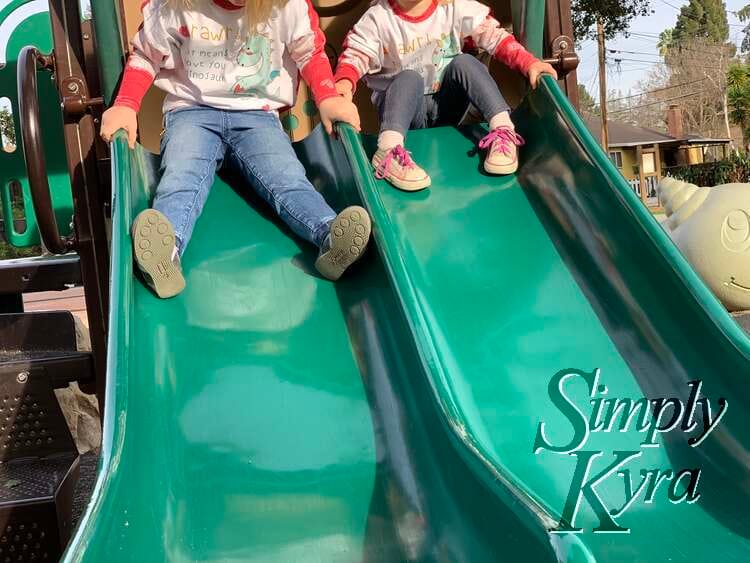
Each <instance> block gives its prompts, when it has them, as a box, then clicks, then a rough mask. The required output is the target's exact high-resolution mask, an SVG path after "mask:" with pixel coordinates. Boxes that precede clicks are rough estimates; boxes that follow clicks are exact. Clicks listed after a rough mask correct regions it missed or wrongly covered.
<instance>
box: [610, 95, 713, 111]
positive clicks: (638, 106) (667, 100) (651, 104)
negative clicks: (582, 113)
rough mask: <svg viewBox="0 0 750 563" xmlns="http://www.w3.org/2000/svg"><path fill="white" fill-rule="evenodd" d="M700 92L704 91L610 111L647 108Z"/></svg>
mask: <svg viewBox="0 0 750 563" xmlns="http://www.w3.org/2000/svg"><path fill="white" fill-rule="evenodd" d="M699 94H703V92H690V93H689V94H682V95H681V96H673V97H671V98H666V99H664V100H657V101H655V102H648V103H645V104H638V105H637V106H630V107H628V108H624V109H616V110H613V111H610V112H609V113H623V112H626V111H631V110H634V109H639V108H646V107H649V106H655V105H657V104H665V103H667V102H671V101H673V100H681V99H683V98H689V97H690V96H697V95H699Z"/></svg>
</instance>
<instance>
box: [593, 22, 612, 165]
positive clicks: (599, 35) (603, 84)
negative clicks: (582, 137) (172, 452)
mask: <svg viewBox="0 0 750 563" xmlns="http://www.w3.org/2000/svg"><path fill="white" fill-rule="evenodd" d="M596 40H597V43H598V44H599V111H600V113H601V115H602V148H603V149H604V151H605V152H606V153H607V155H609V127H608V126H607V69H606V68H605V65H606V56H605V53H606V51H605V50H604V26H602V21H601V20H596Z"/></svg>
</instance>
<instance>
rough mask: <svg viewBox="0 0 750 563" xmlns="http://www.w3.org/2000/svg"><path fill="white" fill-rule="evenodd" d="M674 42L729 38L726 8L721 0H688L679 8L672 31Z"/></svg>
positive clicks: (717, 41) (723, 41)
mask: <svg viewBox="0 0 750 563" xmlns="http://www.w3.org/2000/svg"><path fill="white" fill-rule="evenodd" d="M672 35H673V38H674V43H675V44H676V45H680V44H681V43H682V42H684V41H692V40H695V39H705V40H706V41H707V42H710V43H726V42H727V40H728V39H729V23H728V22H727V8H726V6H725V5H724V2H723V1H722V0H690V2H689V3H688V5H687V6H683V7H682V8H681V9H680V15H679V16H677V23H676V24H675V26H674V31H673V32H672Z"/></svg>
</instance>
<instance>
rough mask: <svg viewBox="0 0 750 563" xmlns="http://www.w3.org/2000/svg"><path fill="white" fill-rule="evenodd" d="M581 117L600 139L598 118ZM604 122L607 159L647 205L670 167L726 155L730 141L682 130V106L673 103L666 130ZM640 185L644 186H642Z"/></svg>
mask: <svg viewBox="0 0 750 563" xmlns="http://www.w3.org/2000/svg"><path fill="white" fill-rule="evenodd" d="M584 121H585V122H586V126H587V127H588V128H589V130H590V131H591V133H592V134H593V135H594V136H595V137H596V139H597V140H599V141H600V142H601V133H602V122H601V118H599V117H594V118H591V117H588V118H585V119H584ZM607 123H608V125H609V151H608V152H609V157H610V159H611V160H612V162H613V163H614V164H615V166H617V168H618V169H619V170H620V172H621V173H622V175H623V176H624V177H625V179H626V180H627V181H628V183H629V184H630V186H631V187H632V188H633V190H634V191H635V193H637V194H638V195H639V196H640V198H641V199H642V200H643V202H644V203H645V204H646V205H649V206H651V207H659V201H658V199H657V196H656V185H657V184H658V183H659V180H661V178H662V176H665V175H667V174H668V172H669V169H670V168H672V167H675V166H684V165H687V164H701V163H704V162H712V161H715V160H721V159H722V158H726V156H727V151H728V149H729V145H730V143H731V139H722V138H718V139H717V138H709V137H703V136H701V135H690V134H685V133H684V131H683V125H682V110H681V109H680V108H679V107H677V106H670V108H669V110H668V111H667V131H668V132H667V133H661V132H659V131H656V130H654V129H648V128H646V127H636V126H634V125H628V124H627V123H622V122H620V121H612V120H608V121H607ZM641 186H645V187H646V189H645V190H642V189H641Z"/></svg>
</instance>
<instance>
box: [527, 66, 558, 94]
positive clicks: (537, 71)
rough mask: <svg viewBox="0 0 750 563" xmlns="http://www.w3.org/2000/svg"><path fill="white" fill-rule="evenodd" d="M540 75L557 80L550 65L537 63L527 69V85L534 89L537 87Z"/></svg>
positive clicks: (555, 72)
mask: <svg viewBox="0 0 750 563" xmlns="http://www.w3.org/2000/svg"><path fill="white" fill-rule="evenodd" d="M542 74H549V75H550V76H552V77H554V79H555V80H557V71H555V69H554V68H553V67H552V65H551V64H549V63H545V62H542V61H537V62H535V63H534V64H533V65H531V66H530V67H529V83H530V84H531V87H532V88H536V87H537V86H538V85H539V77H540V76H541V75H542Z"/></svg>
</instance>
